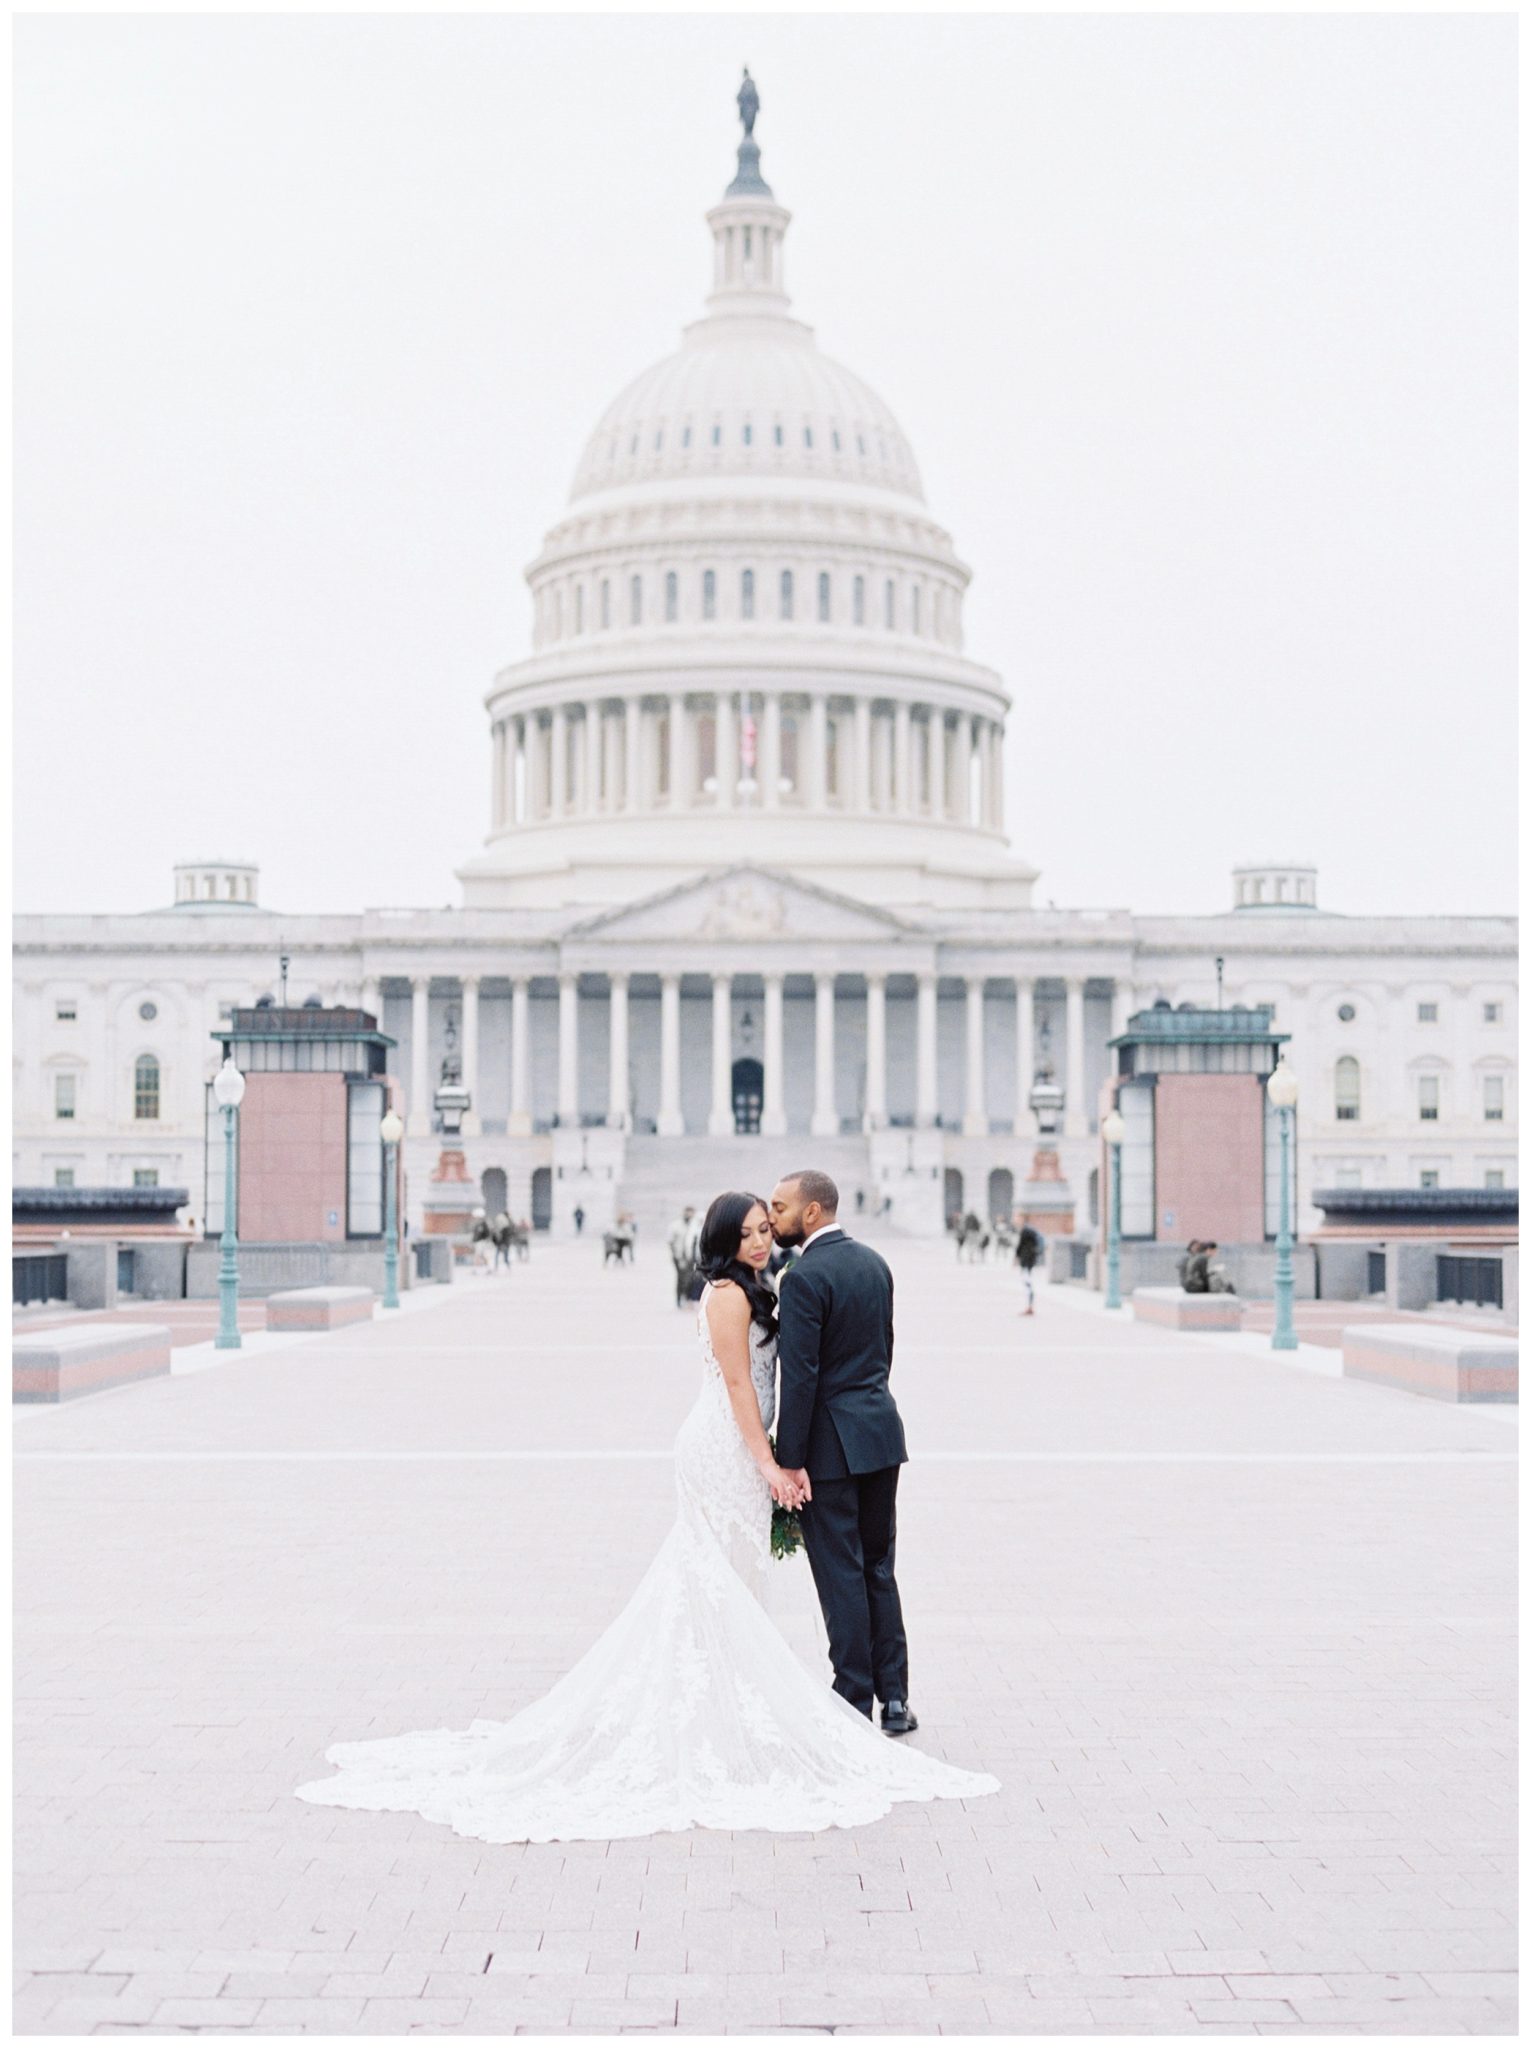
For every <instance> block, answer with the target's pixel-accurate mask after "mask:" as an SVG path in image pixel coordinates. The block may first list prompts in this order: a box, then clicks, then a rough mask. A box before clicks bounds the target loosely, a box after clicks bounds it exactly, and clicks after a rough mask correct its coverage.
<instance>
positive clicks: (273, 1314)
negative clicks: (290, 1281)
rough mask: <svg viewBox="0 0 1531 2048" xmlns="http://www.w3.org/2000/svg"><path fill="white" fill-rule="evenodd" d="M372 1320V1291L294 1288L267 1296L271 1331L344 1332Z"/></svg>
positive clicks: (267, 1321)
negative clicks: (351, 1324) (349, 1327)
mask: <svg viewBox="0 0 1531 2048" xmlns="http://www.w3.org/2000/svg"><path fill="white" fill-rule="evenodd" d="M371 1320H372V1289H371V1288H370V1287H291V1288H288V1289H287V1291H286V1292H285V1293H282V1294H268V1295H267V1296H266V1328H267V1329H268V1330H340V1329H343V1328H344V1327H345V1325H346V1324H347V1323H368V1322H370V1321H371Z"/></svg>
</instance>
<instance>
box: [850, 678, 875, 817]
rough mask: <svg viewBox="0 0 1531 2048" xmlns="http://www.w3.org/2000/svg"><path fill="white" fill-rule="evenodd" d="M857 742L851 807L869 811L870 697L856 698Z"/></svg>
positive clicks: (852, 773)
mask: <svg viewBox="0 0 1531 2048" xmlns="http://www.w3.org/2000/svg"><path fill="white" fill-rule="evenodd" d="M855 719H856V743H855V747H854V749H853V754H854V759H853V761H852V763H851V808H852V809H853V810H857V811H869V810H870V809H871V808H872V700H871V698H870V697H858V698H857V699H856V711H855Z"/></svg>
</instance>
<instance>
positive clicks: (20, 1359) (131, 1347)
mask: <svg viewBox="0 0 1531 2048" xmlns="http://www.w3.org/2000/svg"><path fill="white" fill-rule="evenodd" d="M169 1370H170V1331H169V1330H168V1328H167V1327H166V1326H165V1324H163V1323H74V1324H70V1325H66V1326H65V1328H63V1329H61V1330H36V1331H33V1332H31V1333H26V1332H23V1333H22V1334H21V1335H19V1336H17V1337H16V1338H15V1339H14V1341H13V1342H12V1345H11V1399H12V1401H13V1402H14V1401H21V1402H37V1401H73V1400H77V1399H78V1398H79V1396H80V1395H81V1394H99V1393H102V1392H103V1391H104V1390H105V1389H106V1388H107V1387H122V1386H126V1385H128V1384H129V1382H131V1381H133V1380H150V1379H156V1378H158V1376H159V1375H160V1374H161V1373H167V1372H169Z"/></svg>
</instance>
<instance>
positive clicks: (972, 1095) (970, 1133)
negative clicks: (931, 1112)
mask: <svg viewBox="0 0 1531 2048" xmlns="http://www.w3.org/2000/svg"><path fill="white" fill-rule="evenodd" d="M988 1128H989V1109H988V1101H987V1096H986V1091H985V1088H984V1074H983V976H982V975H969V976H968V984H967V1094H966V1099H965V1101H964V1103H963V1111H962V1135H963V1136H964V1137H965V1138H982V1137H984V1136H985V1135H986V1134H987V1132H988Z"/></svg>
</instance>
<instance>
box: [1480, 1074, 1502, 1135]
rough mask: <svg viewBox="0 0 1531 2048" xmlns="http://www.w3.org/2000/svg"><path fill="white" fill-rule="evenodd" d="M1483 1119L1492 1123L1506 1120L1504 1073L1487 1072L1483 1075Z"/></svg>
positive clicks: (1500, 1122)
mask: <svg viewBox="0 0 1531 2048" xmlns="http://www.w3.org/2000/svg"><path fill="white" fill-rule="evenodd" d="M1483 1120H1484V1122H1485V1123H1490V1124H1502V1123H1503V1122H1504V1076H1503V1074H1485V1075H1484V1077H1483Z"/></svg>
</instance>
